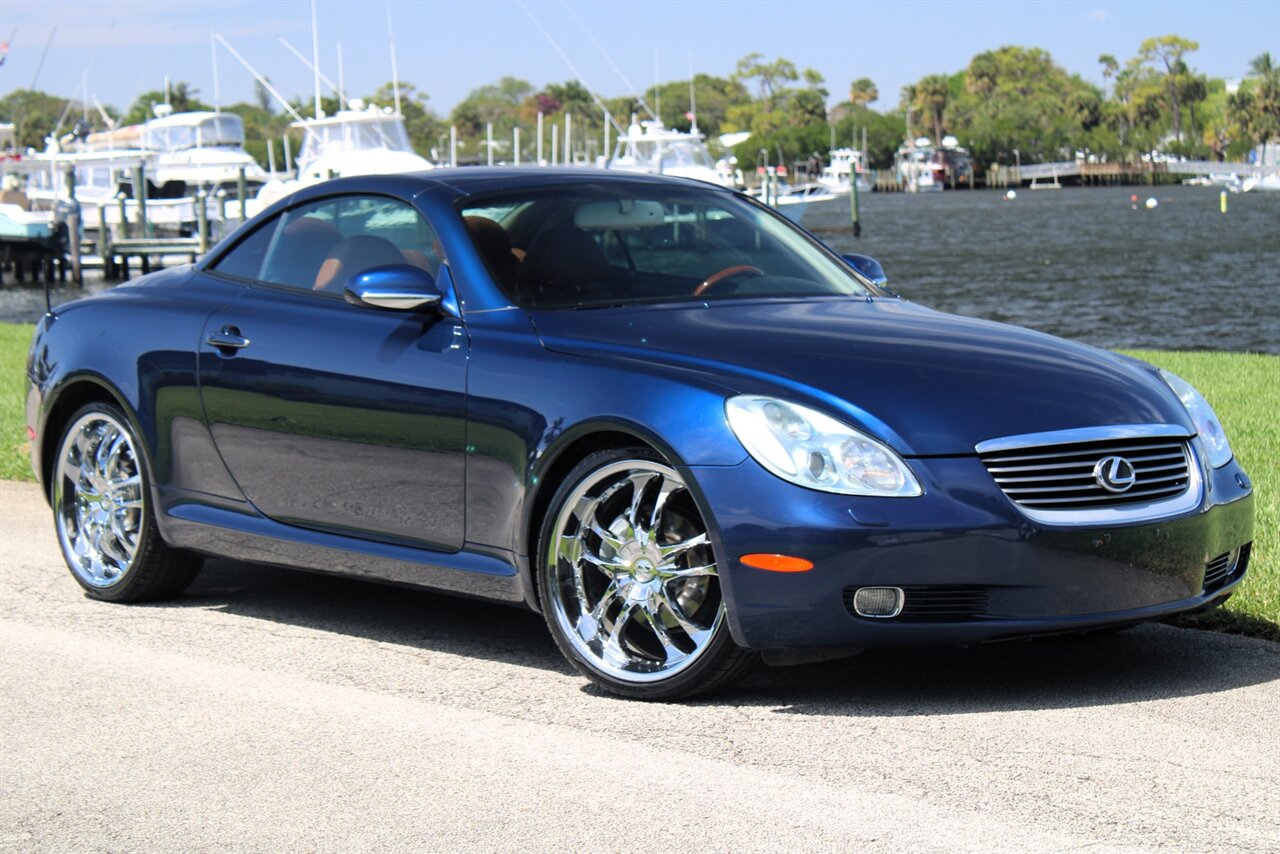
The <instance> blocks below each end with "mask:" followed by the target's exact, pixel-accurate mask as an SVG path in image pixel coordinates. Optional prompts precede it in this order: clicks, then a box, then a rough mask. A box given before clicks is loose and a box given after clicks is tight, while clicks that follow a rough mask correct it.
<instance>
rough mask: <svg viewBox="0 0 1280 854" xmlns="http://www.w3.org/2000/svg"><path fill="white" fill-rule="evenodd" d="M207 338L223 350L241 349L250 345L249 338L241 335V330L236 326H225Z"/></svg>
mask: <svg viewBox="0 0 1280 854" xmlns="http://www.w3.org/2000/svg"><path fill="white" fill-rule="evenodd" d="M206 340H207V341H208V342H209V343H210V344H212V345H213V346H214V347H217V348H218V349H219V350H223V351H226V350H240V349H243V348H245V347H248V346H249V339H248V338H245V337H244V336H243V335H241V334H240V330H239V329H236V328H235V327H234V326H224V327H222V329H220V330H218V331H217V332H213V333H211V334H210V335H209V337H208V338H207V339H206ZM228 355H230V354H228Z"/></svg>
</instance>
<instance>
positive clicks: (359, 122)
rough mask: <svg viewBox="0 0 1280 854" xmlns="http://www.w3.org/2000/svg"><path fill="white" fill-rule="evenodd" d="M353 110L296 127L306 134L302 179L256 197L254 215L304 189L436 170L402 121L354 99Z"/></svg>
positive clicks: (300, 161)
mask: <svg viewBox="0 0 1280 854" xmlns="http://www.w3.org/2000/svg"><path fill="white" fill-rule="evenodd" d="M348 106H349V109H346V110H339V111H338V112H337V113H336V114H334V115H332V116H323V115H322V116H320V117H318V118H313V119H302V120H301V121H296V122H294V123H293V127H295V128H298V129H300V130H301V131H302V132H303V139H302V149H301V150H300V151H299V152H298V157H297V160H296V163H297V167H298V177H297V178H296V179H293V180H289V181H278V180H276V181H270V182H268V183H267V184H266V186H264V187H263V188H262V190H261V191H260V192H259V193H258V196H257V198H256V199H255V200H254V204H253V205H251V206H250V213H253V212H254V211H255V210H260V209H261V208H263V207H266V205H268V204H270V203H271V202H274V201H275V200H276V199H279V198H283V197H284V196H286V195H288V194H289V193H292V192H293V191H295V190H297V189H300V188H301V187H305V186H308V185H310V184H315V183H318V182H320V181H327V180H329V179H330V178H341V177H347V176H351V175H391V174H398V173H402V172H422V171H425V170H427V169H433V168H435V166H434V164H432V163H431V161H430V160H427V159H426V158H425V157H422V156H421V155H419V154H417V153H416V152H414V150H413V146H412V145H410V143H409V134H408V132H407V131H406V130H405V126H404V116H403V115H401V114H400V113H397V112H395V111H394V110H392V109H391V108H390V107H385V108H379V107H377V106H376V105H374V104H370V105H368V106H367V107H366V106H365V104H364V102H363V101H361V100H359V99H355V98H353V99H352V100H351V101H350V102H349V103H348Z"/></svg>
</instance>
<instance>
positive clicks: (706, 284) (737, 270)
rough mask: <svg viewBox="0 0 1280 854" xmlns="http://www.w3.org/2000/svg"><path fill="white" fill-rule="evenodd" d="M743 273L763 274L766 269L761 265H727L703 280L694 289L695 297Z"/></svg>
mask: <svg viewBox="0 0 1280 854" xmlns="http://www.w3.org/2000/svg"><path fill="white" fill-rule="evenodd" d="M743 273H750V274H751V275H753V276H763V275H764V270H761V269H760V268H759V267H752V266H751V265H750V264H735V265H734V266H732V267H725V268H724V269H723V270H721V271H720V272H718V273H712V274H711V275H710V276H707V278H706V279H704V280H703V282H702V284H700V285H698V286H697V287H696V288H694V289H693V295H694V296H695V297H700V296H702V295H703V294H705V293H706V292H707V291H709V290H711V289H712V288H714V287H715V286H716V285H718V284H720V283H721V282H723V281H724V280H725V279H731V278H733V277H734V276H738V275H741V274H743Z"/></svg>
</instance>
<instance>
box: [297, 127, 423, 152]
mask: <svg viewBox="0 0 1280 854" xmlns="http://www.w3.org/2000/svg"><path fill="white" fill-rule="evenodd" d="M376 148H387V149H390V150H392V151H413V146H411V145H410V144H409V137H408V135H407V134H406V133H405V130H404V123H403V122H402V121H401V120H400V119H399V118H387V119H373V120H369V119H361V120H358V121H346V122H339V123H335V124H315V125H310V126H309V127H308V128H307V133H306V136H305V141H304V142H303V145H302V152H301V153H300V154H299V156H298V160H299V161H301V162H304V163H305V162H309V161H311V160H314V159H316V158H317V157H323V156H325V155H328V154H334V153H335V152H344V151H366V150H369V149H376Z"/></svg>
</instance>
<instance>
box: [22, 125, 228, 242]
mask: <svg viewBox="0 0 1280 854" xmlns="http://www.w3.org/2000/svg"><path fill="white" fill-rule="evenodd" d="M155 158H156V154H155V153H154V152H148V151H144V150H142V149H102V150H98V151H63V150H61V148H60V147H59V145H58V144H57V143H56V142H51V143H50V145H49V147H48V149H46V150H45V151H43V152H39V153H35V152H29V153H28V154H27V155H26V156H24V157H22V158H21V159H20V160H11V161H9V162H7V163H6V164H5V168H6V170H8V171H9V172H10V173H11V174H18V175H22V176H23V177H25V179H26V186H25V188H24V192H25V193H26V196H27V198H28V199H29V200H30V204H31V208H32V210H43V211H51V210H54V209H56V208H59V207H61V206H64V205H67V204H70V202H71V193H70V192H69V188H68V186H67V183H66V180H67V172H68V170H69V169H71V170H74V173H75V202H76V205H77V206H78V207H79V209H80V224H81V228H82V229H83V230H85V231H96V230H97V228H98V226H99V224H100V223H101V222H102V219H103V218H105V219H106V222H107V224H108V225H110V226H117V225H119V224H120V217H121V212H122V209H123V214H124V218H125V221H126V222H128V223H130V224H133V223H136V222H137V221H138V204H137V200H136V197H135V195H134V187H133V179H134V172H135V170H137V169H138V168H141V169H142V170H143V172H144V175H146V176H147V177H146V180H147V181H148V183H151V179H150V175H151V174H153V173H152V172H151V169H152V167H153V165H154V162H155ZM152 193H153V188H151V187H148V199H147V203H146V210H147V222H148V223H149V224H150V225H151V227H152V230H153V232H158V233H160V234H177V233H180V232H182V231H183V230H184V229H189V228H190V227H191V226H192V225H193V224H194V223H195V222H196V219H197V212H196V208H195V203H194V202H193V201H192V200H191V199H190V198H170V199H162V198H153V197H151V196H152ZM206 204H209V205H212V199H210V200H209V201H208V202H206ZM210 210H212V208H210Z"/></svg>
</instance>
